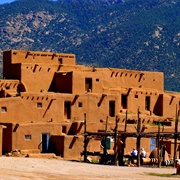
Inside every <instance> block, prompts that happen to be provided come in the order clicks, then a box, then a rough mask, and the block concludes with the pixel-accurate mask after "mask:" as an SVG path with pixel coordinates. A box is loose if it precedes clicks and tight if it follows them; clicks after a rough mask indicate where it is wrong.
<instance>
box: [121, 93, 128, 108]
mask: <svg viewBox="0 0 180 180" xmlns="http://www.w3.org/2000/svg"><path fill="white" fill-rule="evenodd" d="M121 106H122V108H123V109H127V95H126V94H121Z"/></svg>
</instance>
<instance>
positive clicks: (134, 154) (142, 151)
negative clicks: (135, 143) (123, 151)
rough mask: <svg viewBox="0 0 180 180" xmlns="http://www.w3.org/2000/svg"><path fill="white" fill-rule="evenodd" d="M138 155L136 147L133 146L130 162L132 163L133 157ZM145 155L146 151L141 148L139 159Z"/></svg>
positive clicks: (135, 157)
mask: <svg viewBox="0 0 180 180" xmlns="http://www.w3.org/2000/svg"><path fill="white" fill-rule="evenodd" d="M137 156H138V151H137V150H136V148H133V150H132V151H131V159H130V162H131V163H132V161H134V159H137ZM145 157H146V151H145V150H144V148H143V147H142V148H141V152H140V159H141V161H142V158H145Z"/></svg>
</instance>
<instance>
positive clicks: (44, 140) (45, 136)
mask: <svg viewBox="0 0 180 180" xmlns="http://www.w3.org/2000/svg"><path fill="white" fill-rule="evenodd" d="M49 139H50V134H49V133H44V134H42V136H41V142H42V152H43V153H46V152H48V149H49Z"/></svg>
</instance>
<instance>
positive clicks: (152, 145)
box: [150, 138, 156, 152]
mask: <svg viewBox="0 0 180 180" xmlns="http://www.w3.org/2000/svg"><path fill="white" fill-rule="evenodd" d="M154 148H156V138H150V152H151V151H152V150H153V149H154Z"/></svg>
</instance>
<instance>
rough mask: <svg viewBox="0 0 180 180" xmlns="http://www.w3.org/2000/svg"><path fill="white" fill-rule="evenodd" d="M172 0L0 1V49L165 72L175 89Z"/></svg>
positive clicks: (177, 40) (179, 19) (179, 41)
mask: <svg viewBox="0 0 180 180" xmlns="http://www.w3.org/2000/svg"><path fill="white" fill-rule="evenodd" d="M179 8H180V2H179V1H178V0H172V1H169V0H148V1H147V0H87V1H85V0H59V1H55V2H54V1H48V0H38V1H36V0H17V1H16V2H14V3H11V4H5V5H1V6H0V19H1V20H0V34H1V36H0V38H1V44H0V50H1V52H2V51H4V50H7V49H26V50H40V51H41V50H42V51H52V52H65V53H75V54H76V56H77V63H80V64H82V63H83V64H87V65H91V66H101V67H102V66H103V67H116V68H126V69H137V70H147V71H162V72H164V74H165V89H166V90H172V91H180V83H179V81H180V72H179V66H180V60H179V59H180V52H179V46H180V28H179V27H180V12H179Z"/></svg>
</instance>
